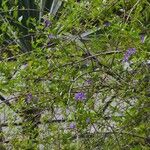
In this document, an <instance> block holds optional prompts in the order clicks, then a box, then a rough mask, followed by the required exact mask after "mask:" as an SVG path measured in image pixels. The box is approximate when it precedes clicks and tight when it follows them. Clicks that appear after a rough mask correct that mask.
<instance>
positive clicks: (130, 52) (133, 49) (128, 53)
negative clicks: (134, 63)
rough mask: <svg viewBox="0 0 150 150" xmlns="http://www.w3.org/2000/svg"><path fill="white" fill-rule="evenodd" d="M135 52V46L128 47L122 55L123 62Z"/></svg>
mask: <svg viewBox="0 0 150 150" xmlns="http://www.w3.org/2000/svg"><path fill="white" fill-rule="evenodd" d="M135 52H136V49H135V48H129V49H128V50H127V51H126V53H125V55H124V58H123V62H127V61H128V60H129V58H130V56H131V55H132V54H134V53H135Z"/></svg>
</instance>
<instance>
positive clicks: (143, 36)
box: [140, 34, 145, 43]
mask: <svg viewBox="0 0 150 150" xmlns="http://www.w3.org/2000/svg"><path fill="white" fill-rule="evenodd" d="M140 39H141V43H144V41H145V35H144V34H141V36H140Z"/></svg>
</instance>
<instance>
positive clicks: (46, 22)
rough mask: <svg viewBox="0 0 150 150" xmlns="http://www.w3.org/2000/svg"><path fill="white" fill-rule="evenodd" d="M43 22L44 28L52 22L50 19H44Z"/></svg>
mask: <svg viewBox="0 0 150 150" xmlns="http://www.w3.org/2000/svg"><path fill="white" fill-rule="evenodd" d="M44 24H45V28H46V27H49V26H50V25H51V24H52V23H51V21H50V20H47V19H45V20H44Z"/></svg>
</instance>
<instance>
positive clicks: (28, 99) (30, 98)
mask: <svg viewBox="0 0 150 150" xmlns="http://www.w3.org/2000/svg"><path fill="white" fill-rule="evenodd" d="M32 98H33V96H32V94H31V93H29V94H27V97H26V100H25V102H26V103H29V102H30V101H31V100H32Z"/></svg>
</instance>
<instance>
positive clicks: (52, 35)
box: [48, 34, 56, 39]
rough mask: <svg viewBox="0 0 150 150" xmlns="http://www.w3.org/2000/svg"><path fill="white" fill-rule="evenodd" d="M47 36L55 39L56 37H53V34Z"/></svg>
mask: <svg viewBox="0 0 150 150" xmlns="http://www.w3.org/2000/svg"><path fill="white" fill-rule="evenodd" d="M48 38H49V39H55V38H56V37H55V36H54V35H53V34H49V35H48Z"/></svg>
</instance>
